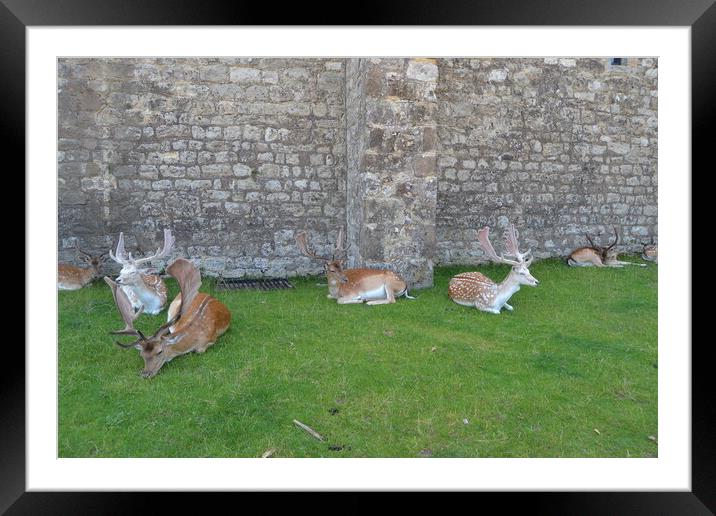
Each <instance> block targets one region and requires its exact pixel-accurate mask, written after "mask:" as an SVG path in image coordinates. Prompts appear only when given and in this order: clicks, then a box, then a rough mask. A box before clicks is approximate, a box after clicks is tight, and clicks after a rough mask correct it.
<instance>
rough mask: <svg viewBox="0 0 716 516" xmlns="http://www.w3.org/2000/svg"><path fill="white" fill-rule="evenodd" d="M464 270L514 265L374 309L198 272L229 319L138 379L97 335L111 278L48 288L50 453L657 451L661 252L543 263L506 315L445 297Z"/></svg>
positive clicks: (112, 321)
mask: <svg viewBox="0 0 716 516" xmlns="http://www.w3.org/2000/svg"><path fill="white" fill-rule="evenodd" d="M628 259H630V260H632V261H638V260H637V259H636V258H634V257H630V258H628ZM469 270H479V271H481V272H483V273H485V274H486V275H488V276H489V277H491V278H493V279H497V280H502V279H503V278H504V277H505V276H506V275H507V272H508V267H506V266H496V265H495V266H487V265H486V266H467V267H446V268H439V269H437V270H436V274H435V286H434V287H433V288H430V289H424V290H416V291H413V292H411V294H414V295H415V296H417V298H418V299H416V300H414V301H413V300H407V299H399V300H398V302H397V303H396V304H394V305H383V306H366V305H338V304H336V302H335V301H333V300H329V299H327V298H326V294H327V287H326V286H325V285H324V286H319V285H317V283H325V279H324V278H301V279H295V280H293V284H294V285H295V287H296V288H295V289H292V290H284V291H274V292H258V291H238V292H237V291H233V292H231V291H229V292H227V291H218V292H217V291H215V290H214V285H213V282H212V281H211V280H208V279H205V280H204V284H203V286H202V288H201V290H202V291H203V292H208V293H211V294H212V295H214V296H215V297H217V298H219V299H220V300H222V301H223V302H224V303H226V305H227V306H228V307H229V309H230V310H231V313H232V314H233V320H232V325H231V327H230V329H229V331H228V332H227V333H226V334H225V335H224V336H223V337H221V338H220V339H219V340H218V341H217V343H216V344H215V345H214V346H212V347H211V348H209V350H208V351H207V352H206V353H204V354H203V355H199V354H194V353H192V354H189V355H185V356H181V357H178V358H176V359H175V360H173V361H172V362H171V363H169V364H166V365H165V366H164V367H163V368H162V370H161V371H160V373H159V374H158V375H157V376H156V377H154V378H152V379H149V380H144V379H142V378H140V377H139V372H140V370H141V368H142V366H143V361H142V360H141V358H140V357H139V352H138V351H136V350H134V349H126V350H125V349H121V348H119V347H117V346H115V345H114V344H113V341H114V338H113V336H110V335H108V334H107V332H109V331H111V330H117V329H119V328H121V327H122V323H121V320H120V317H119V314H118V313H117V311H116V309H115V307H114V304H113V302H112V296H111V293H110V290H109V288H108V287H107V286H106V285H105V284H104V282H96V283H95V284H94V285H92V286H90V287H87V288H85V289H82V290H79V291H74V292H59V455H60V457H260V456H261V455H262V454H263V453H264V452H265V451H266V450H268V449H271V448H273V449H275V455H274V456H277V457H425V456H432V457H654V456H656V455H657V445H656V443H655V442H654V440H653V438H652V439H650V436H657V266H655V265H653V264H649V266H648V267H647V268H639V267H627V268H624V269H593V268H585V269H581V268H570V267H567V266H566V265H565V264H564V263H563V262H561V261H557V260H546V261H542V262H536V263H535V264H534V265H533V266H532V267H531V268H530V270H531V272H532V273H533V274H534V276H535V277H536V278H537V279H539V280H540V282H541V283H540V285H539V286H538V287H537V288H531V287H523V288H522V290H520V291H519V292H517V293H516V294H515V295H514V296H513V298H512V300H511V301H510V304H512V305H513V306H514V312H512V313H510V312H506V311H503V312H502V314H501V315H499V316H498V315H492V314H488V313H484V312H479V311H477V310H475V309H471V308H467V307H463V306H459V305H457V304H455V303H453V302H452V301H450V300H449V299H448V297H447V284H448V281H449V279H450V277H452V276H453V275H454V274H456V273H459V272H463V271H469ZM168 286H169V290H170V296H171V297H170V299H171V298H173V296H174V295H175V294H176V293H177V292H178V287H177V285H176V283H175V282H174V280H172V279H170V280H168ZM165 318H166V312H163V313H162V314H160V315H158V316H148V315H142V316H140V318H139V319H138V320H137V322H136V327H137V328H139V329H141V330H143V331H145V333H151V332H153V330H154V329H156V328H157V327H158V326H159V324H161V322H163V321H164V320H165ZM123 340H125V341H128V340H129V339H128V338H126V337H125V338H123ZM294 419H297V420H299V421H301V422H303V423H305V424H307V425H309V426H310V427H312V428H313V429H315V430H316V431H318V432H319V433H321V434H322V435H323V436H324V437H325V438H326V440H325V442H320V441H318V440H316V439H314V438H313V437H311V436H310V435H309V434H307V433H306V432H304V431H303V430H301V429H299V428H297V427H296V426H294V424H293V420H294Z"/></svg>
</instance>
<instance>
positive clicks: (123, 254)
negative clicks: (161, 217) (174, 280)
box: [109, 229, 174, 286]
mask: <svg viewBox="0 0 716 516" xmlns="http://www.w3.org/2000/svg"><path fill="white" fill-rule="evenodd" d="M173 246H174V237H173V236H172V232H171V231H170V230H169V229H165V230H164V246H163V247H162V248H159V249H157V251H156V252H155V253H154V254H152V255H149V256H145V257H143V258H134V257H133V256H132V253H128V252H127V251H126V250H125V249H124V233H120V234H119V241H118V242H117V248H116V250H115V251H114V253H112V251H109V256H110V257H111V258H112V260H114V261H115V262H117V263H118V264H120V265H121V266H122V270H121V271H120V273H119V276H118V277H117V283H119V284H120V285H129V286H137V285H141V281H142V278H141V276H142V274H149V273H150V272H152V271H153V270H152V269H150V267H149V264H150V262H152V261H153V260H159V259H161V258H165V257H166V256H168V255H169V253H170V252H171V250H172V247H173Z"/></svg>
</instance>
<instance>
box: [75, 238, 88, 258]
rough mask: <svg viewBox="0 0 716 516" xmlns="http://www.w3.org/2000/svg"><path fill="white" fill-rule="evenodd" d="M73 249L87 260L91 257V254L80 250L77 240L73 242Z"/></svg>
mask: <svg viewBox="0 0 716 516" xmlns="http://www.w3.org/2000/svg"><path fill="white" fill-rule="evenodd" d="M75 249H76V250H77V254H83V255H85V256H86V257H87V258H92V255H91V254H89V253H88V252H85V251H83V250H82V249H80V243H79V242H78V241H77V240H75Z"/></svg>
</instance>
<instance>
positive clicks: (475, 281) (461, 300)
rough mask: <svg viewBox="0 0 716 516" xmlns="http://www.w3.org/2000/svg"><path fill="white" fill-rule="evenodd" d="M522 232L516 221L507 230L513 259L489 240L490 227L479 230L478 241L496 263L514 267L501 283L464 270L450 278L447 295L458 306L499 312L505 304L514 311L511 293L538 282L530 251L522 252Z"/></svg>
mask: <svg viewBox="0 0 716 516" xmlns="http://www.w3.org/2000/svg"><path fill="white" fill-rule="evenodd" d="M518 239H519V233H518V232H517V230H516V229H515V226H514V224H510V225H509V226H508V227H507V229H506V230H505V243H506V248H507V254H508V256H513V257H515V258H516V259H515V260H510V259H508V258H505V257H504V256H498V255H497V253H496V252H495V248H494V247H492V244H491V243H490V228H489V227H488V226H485V227H484V228H482V229H481V230H479V231H478V232H477V241H478V242H479V244H480V247H482V249H483V251H484V252H485V254H486V255H487V257H488V258H490V260H492V261H494V262H496V263H505V264H507V265H511V266H512V270H511V271H510V273H509V274H508V275H507V277H506V278H505V279H504V280H503V281H502V283H495V282H494V281H492V280H491V279H490V278H488V277H487V276H485V275H483V274H481V273H479V272H463V273H462V274H458V275H457V276H453V277H452V278H451V279H450V284H449V286H448V296H449V297H450V299H452V300H453V301H455V302H456V303H457V304H459V305H463V306H474V307H475V308H477V309H478V310H482V311H483V312H490V313H493V314H499V313H500V310H501V309H502V307H505V308H507V309H508V310H510V311H512V309H513V308H512V306H510V305H509V304H507V301H509V300H510V298H511V297H512V295H513V294H514V293H515V292H517V291H518V290H519V289H520V286H521V285H529V286H531V287H536V286H537V285H538V284H539V281H538V280H537V279H536V278H535V277H534V276H532V274H530V271H529V266H530V265H531V264H532V259H533V258H532V257H530V258H529V259H527V256H528V255H530V254H531V252H532V251H531V250H528V251H527V252H526V253H520V252H519V240H518Z"/></svg>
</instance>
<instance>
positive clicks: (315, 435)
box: [293, 419, 325, 441]
mask: <svg viewBox="0 0 716 516" xmlns="http://www.w3.org/2000/svg"><path fill="white" fill-rule="evenodd" d="M293 424H294V425H296V426H297V427H299V428H301V429H303V430H305V431H306V432H308V433H309V434H311V435H312V436H313V437H315V438H316V439H318V440H319V441H325V439H324V438H323V436H322V435H321V434H319V433H318V432H316V431H315V430H314V429H313V428H311V427H310V426H308V425H304V424H303V423H301V422H300V421H299V420H297V419H294V420H293Z"/></svg>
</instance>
